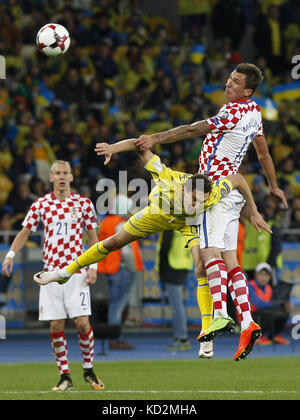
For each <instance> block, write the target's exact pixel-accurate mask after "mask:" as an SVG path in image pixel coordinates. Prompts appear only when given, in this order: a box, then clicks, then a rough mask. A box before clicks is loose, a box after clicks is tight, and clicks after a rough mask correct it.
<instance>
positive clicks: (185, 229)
mask: <svg viewBox="0 0 300 420" xmlns="http://www.w3.org/2000/svg"><path fill="white" fill-rule="evenodd" d="M123 227H124V229H125V230H126V232H128V233H130V234H131V235H134V236H140V237H141V238H145V237H147V236H149V235H152V234H155V233H160V232H164V231H165V230H178V231H179V232H181V233H182V235H183V236H184V239H185V242H186V246H187V247H188V248H189V249H191V248H193V246H195V245H199V239H198V234H197V228H196V226H190V225H186V220H185V218H182V219H180V218H178V217H173V216H172V215H168V214H163V213H160V214H153V213H151V209H150V206H147V207H145V208H144V209H143V210H141V211H139V212H138V213H136V214H134V215H133V216H131V217H130V219H129V220H128V221H127V222H126V223H125V225H124V226H123Z"/></svg>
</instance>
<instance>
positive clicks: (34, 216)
mask: <svg viewBox="0 0 300 420" xmlns="http://www.w3.org/2000/svg"><path fill="white" fill-rule="evenodd" d="M40 220H41V212H40V200H39V199H38V200H36V201H34V202H33V203H32V205H31V207H30V209H29V211H28V213H27V215H26V217H25V219H24V220H23V223H22V226H23V227H26V228H27V229H29V230H31V231H32V232H36V230H37V228H38V225H39V223H40Z"/></svg>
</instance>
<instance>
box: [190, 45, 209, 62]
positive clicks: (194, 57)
mask: <svg viewBox="0 0 300 420" xmlns="http://www.w3.org/2000/svg"><path fill="white" fill-rule="evenodd" d="M205 50H206V48H205V45H203V44H197V45H194V46H193V48H192V49H191V52H190V61H191V63H193V64H196V65H200V64H202V62H203V60H204V57H205Z"/></svg>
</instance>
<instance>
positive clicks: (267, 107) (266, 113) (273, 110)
mask: <svg viewBox="0 0 300 420" xmlns="http://www.w3.org/2000/svg"><path fill="white" fill-rule="evenodd" d="M252 99H253V100H254V101H255V102H256V103H257V105H258V106H259V107H260V110H261V115H262V117H263V119H264V120H269V121H276V120H277V119H278V108H277V104H276V102H275V101H273V100H272V99H271V98H261V97H258V96H253V97H252Z"/></svg>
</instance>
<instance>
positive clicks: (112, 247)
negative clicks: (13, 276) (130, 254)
mask: <svg viewBox="0 0 300 420" xmlns="http://www.w3.org/2000/svg"><path fill="white" fill-rule="evenodd" d="M137 239H140V238H139V237H138V236H133V235H131V234H130V233H128V232H126V231H125V230H124V229H122V230H121V231H120V232H118V233H116V234H115V235H113V236H111V237H109V238H107V239H105V240H104V241H101V242H97V243H96V244H95V245H93V246H91V247H90V248H89V249H88V250H87V251H85V252H84V253H83V254H81V255H80V256H79V257H78V258H76V259H75V260H74V261H72V262H71V264H69V265H68V266H66V267H64V268H63V269H56V270H53V271H41V272H39V273H36V274H35V275H34V277H33V280H34V281H35V282H36V283H38V284H40V285H45V284H48V283H51V282H57V283H66V282H67V281H68V280H69V278H70V277H71V276H72V275H73V274H75V273H76V272H77V271H78V270H80V269H81V268H83V267H86V266H88V265H90V264H94V263H96V262H99V261H102V260H103V259H104V258H105V257H106V256H107V255H108V254H109V253H110V252H112V251H116V250H118V249H121V248H122V247H123V246H125V245H127V244H129V243H130V242H133V241H135V240H137Z"/></svg>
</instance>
